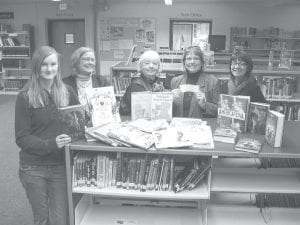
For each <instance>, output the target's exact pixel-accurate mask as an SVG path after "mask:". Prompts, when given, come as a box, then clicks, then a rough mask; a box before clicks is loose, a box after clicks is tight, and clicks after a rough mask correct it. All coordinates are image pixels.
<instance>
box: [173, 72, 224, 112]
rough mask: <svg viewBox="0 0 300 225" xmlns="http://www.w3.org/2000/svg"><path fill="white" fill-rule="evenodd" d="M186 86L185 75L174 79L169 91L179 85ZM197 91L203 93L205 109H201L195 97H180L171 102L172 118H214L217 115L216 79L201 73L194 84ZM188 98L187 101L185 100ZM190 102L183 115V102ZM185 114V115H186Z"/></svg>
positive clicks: (217, 89) (217, 84)
mask: <svg viewBox="0 0 300 225" xmlns="http://www.w3.org/2000/svg"><path fill="white" fill-rule="evenodd" d="M182 84H187V74H184V75H180V76H177V77H174V78H173V79H172V80H171V89H172V90H173V89H177V88H180V85H182ZM196 85H199V90H200V91H201V92H203V93H205V98H206V103H205V107H204V108H201V107H200V106H199V104H198V102H197V99H196V97H195V95H191V96H189V97H188V96H186V95H181V96H180V97H179V99H177V100H175V101H174V102H173V116H176V117H192V118H202V117H216V116H217V114H218V102H219V97H220V84H219V82H218V79H217V78H216V77H215V76H213V75H211V74H206V73H203V74H201V75H200V76H199V79H198V80H197V82H196ZM187 98H189V99H187ZM186 101H190V104H189V110H188V113H185V112H184V111H185V105H186V104H185V102H186ZM186 114H187V115H186Z"/></svg>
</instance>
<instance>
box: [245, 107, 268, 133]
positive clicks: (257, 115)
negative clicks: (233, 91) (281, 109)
mask: <svg viewBox="0 0 300 225" xmlns="http://www.w3.org/2000/svg"><path fill="white" fill-rule="evenodd" d="M269 109H270V104H266V103H259V102H251V103H250V106H249V117H248V124H247V131H248V132H250V133H253V134H265V132H266V120H267V115H268V111H269Z"/></svg>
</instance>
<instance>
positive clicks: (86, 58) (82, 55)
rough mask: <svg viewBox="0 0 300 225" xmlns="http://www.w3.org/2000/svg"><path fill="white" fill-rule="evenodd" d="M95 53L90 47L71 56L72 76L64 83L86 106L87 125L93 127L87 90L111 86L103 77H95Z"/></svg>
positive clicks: (80, 49)
mask: <svg viewBox="0 0 300 225" xmlns="http://www.w3.org/2000/svg"><path fill="white" fill-rule="evenodd" d="M95 66H96V59H95V52H94V50H93V49H91V48H89V47H80V48H78V49H77V50H75V52H74V53H73V54H72V55H71V69H72V74H71V75H70V76H68V77H67V78H65V79H64V80H63V81H64V82H65V83H66V84H68V85H69V86H71V87H72V88H73V89H74V91H75V93H76V94H77V96H78V99H79V102H80V103H81V104H82V105H85V106H86V112H87V114H86V115H87V123H89V124H87V125H88V126H90V125H91V121H90V118H91V113H90V110H89V108H88V104H87V97H86V92H85V90H86V89H87V88H97V87H105V86H109V82H108V81H107V80H106V79H105V78H104V77H103V76H97V75H95Z"/></svg>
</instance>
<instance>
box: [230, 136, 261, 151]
mask: <svg viewBox="0 0 300 225" xmlns="http://www.w3.org/2000/svg"><path fill="white" fill-rule="evenodd" d="M261 146H262V143H261V142H260V141H259V140H257V139H255V138H250V137H242V138H240V139H239V140H238V141H237V143H236V145H235V148H234V149H235V150H238V151H244V152H250V153H259V151H260V149H261Z"/></svg>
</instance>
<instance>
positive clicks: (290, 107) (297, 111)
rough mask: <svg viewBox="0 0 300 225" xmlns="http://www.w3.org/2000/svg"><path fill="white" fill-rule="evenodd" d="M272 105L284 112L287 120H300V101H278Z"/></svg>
mask: <svg viewBox="0 0 300 225" xmlns="http://www.w3.org/2000/svg"><path fill="white" fill-rule="evenodd" d="M272 107H273V108H274V110H276V111H278V112H280V113H282V114H284V115H285V119H286V120H300V105H299V103H277V104H276V105H273V106H272Z"/></svg>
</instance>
